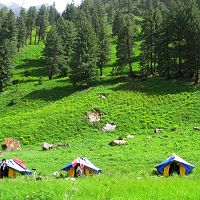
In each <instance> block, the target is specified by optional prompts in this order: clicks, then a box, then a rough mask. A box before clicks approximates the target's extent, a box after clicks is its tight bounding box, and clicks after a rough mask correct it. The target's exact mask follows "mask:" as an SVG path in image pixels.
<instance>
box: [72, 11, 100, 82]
mask: <svg viewBox="0 0 200 200" xmlns="http://www.w3.org/2000/svg"><path fill="white" fill-rule="evenodd" d="M76 26H77V39H76V43H75V48H74V54H73V58H72V71H71V74H70V80H71V82H72V83H74V84H80V85H87V84H89V83H91V82H92V81H93V80H95V79H96V77H97V71H96V64H97V61H98V58H97V46H96V44H97V39H96V35H95V32H94V30H93V28H92V26H91V24H90V23H89V21H88V19H87V18H86V16H85V15H84V13H83V12H80V13H79V17H78V20H77V24H76Z"/></svg>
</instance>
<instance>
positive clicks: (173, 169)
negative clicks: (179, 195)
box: [169, 162, 180, 176]
mask: <svg viewBox="0 0 200 200" xmlns="http://www.w3.org/2000/svg"><path fill="white" fill-rule="evenodd" d="M173 173H177V174H180V170H179V164H178V163H176V162H173V163H171V164H170V167H169V175H170V176H171V175H172V174H173Z"/></svg>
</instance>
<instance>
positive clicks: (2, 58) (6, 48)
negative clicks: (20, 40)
mask: <svg viewBox="0 0 200 200" xmlns="http://www.w3.org/2000/svg"><path fill="white" fill-rule="evenodd" d="M0 25H1V26H0V91H2V90H3V88H4V87H5V85H6V84H7V83H8V81H9V80H10V78H11V61H12V56H13V55H14V53H15V48H16V43H15V34H16V21H15V16H14V13H13V12H12V11H11V10H10V11H9V12H7V13H5V15H4V17H3V18H2V22H1V24H0Z"/></svg>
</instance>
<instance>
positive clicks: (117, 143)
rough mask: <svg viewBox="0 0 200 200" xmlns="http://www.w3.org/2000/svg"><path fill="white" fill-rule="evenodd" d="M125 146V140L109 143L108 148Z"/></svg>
mask: <svg viewBox="0 0 200 200" xmlns="http://www.w3.org/2000/svg"><path fill="white" fill-rule="evenodd" d="M124 144H126V141H125V140H113V141H112V142H110V143H109V145H110V146H120V145H124Z"/></svg>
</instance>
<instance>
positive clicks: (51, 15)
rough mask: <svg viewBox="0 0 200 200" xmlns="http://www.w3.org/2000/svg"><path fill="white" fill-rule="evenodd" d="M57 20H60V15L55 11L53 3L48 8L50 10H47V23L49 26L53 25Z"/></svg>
mask: <svg viewBox="0 0 200 200" xmlns="http://www.w3.org/2000/svg"><path fill="white" fill-rule="evenodd" d="M59 18H60V14H59V13H58V11H57V10H56V4H55V2H54V3H53V5H52V6H50V10H49V23H50V24H51V25H55V24H56V23H57V22H58V20H59Z"/></svg>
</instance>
